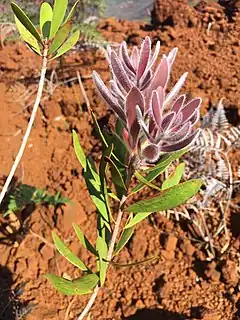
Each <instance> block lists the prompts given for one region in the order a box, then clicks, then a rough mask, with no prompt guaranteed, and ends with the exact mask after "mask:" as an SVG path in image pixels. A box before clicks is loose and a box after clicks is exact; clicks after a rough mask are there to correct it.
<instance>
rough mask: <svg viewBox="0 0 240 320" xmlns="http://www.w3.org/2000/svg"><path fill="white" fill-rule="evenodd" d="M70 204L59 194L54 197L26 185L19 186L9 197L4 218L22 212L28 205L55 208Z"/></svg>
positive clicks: (44, 191)
mask: <svg viewBox="0 0 240 320" xmlns="http://www.w3.org/2000/svg"><path fill="white" fill-rule="evenodd" d="M68 202H70V200H69V199H68V198H65V197H62V196H61V194H60V193H59V192H57V193H56V194H55V195H54V196H53V195H50V194H49V193H47V192H46V190H43V189H38V188H36V187H33V186H29V185H27V184H20V185H19V186H18V187H17V188H16V189H15V190H14V191H13V192H12V193H11V194H10V195H9V202H8V205H7V210H6V212H5V213H4V217H6V216H7V215H9V214H10V213H17V212H20V211H22V210H23V209H24V208H26V207H27V206H28V205H30V204H34V205H39V204H47V205H50V206H57V205H60V204H66V203H68Z"/></svg>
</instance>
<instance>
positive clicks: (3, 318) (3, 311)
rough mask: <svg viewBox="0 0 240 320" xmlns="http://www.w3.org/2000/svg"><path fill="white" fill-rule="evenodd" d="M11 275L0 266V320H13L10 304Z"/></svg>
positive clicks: (6, 269)
mask: <svg viewBox="0 0 240 320" xmlns="http://www.w3.org/2000/svg"><path fill="white" fill-rule="evenodd" d="M12 284H13V280H12V274H11V272H10V270H9V269H8V268H7V267H3V266H1V265H0V320H15V315H14V311H13V305H12V303H11V289H10V287H11V286H12Z"/></svg>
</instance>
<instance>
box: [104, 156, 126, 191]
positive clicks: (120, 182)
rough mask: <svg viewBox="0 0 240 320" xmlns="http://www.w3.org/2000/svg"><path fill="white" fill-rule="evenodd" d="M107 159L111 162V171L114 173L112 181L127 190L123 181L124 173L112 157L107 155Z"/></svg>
mask: <svg viewBox="0 0 240 320" xmlns="http://www.w3.org/2000/svg"><path fill="white" fill-rule="evenodd" d="M106 161H107V162H108V163H109V164H110V171H111V174H112V181H113V183H114V184H115V185H117V186H119V187H120V188H122V189H123V190H127V188H126V186H125V183H124V181H123V177H122V174H121V173H120V171H119V169H118V167H117V166H116V164H115V163H114V162H113V161H112V160H111V158H110V157H108V156H106Z"/></svg>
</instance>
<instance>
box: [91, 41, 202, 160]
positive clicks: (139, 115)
mask: <svg viewBox="0 0 240 320" xmlns="http://www.w3.org/2000/svg"><path fill="white" fill-rule="evenodd" d="M159 50H160V42H157V44H156V48H155V50H154V52H153V54H152V50H151V40H150V38H149V37H146V38H145V40H144V41H143V42H142V45H141V49H140V51H139V50H138V48H137V47H134V48H133V50H132V53H131V55H129V54H128V51H127V45H126V42H123V43H122V44H121V45H120V47H119V50H118V52H116V51H115V50H113V49H112V48H111V47H110V46H109V47H108V48H107V60H108V62H109V65H110V69H111V75H112V79H111V80H110V88H109V89H108V88H107V87H106V85H105V84H104V83H103V81H102V80H101V78H100V77H99V75H98V74H97V73H96V72H95V71H94V72H93V79H94V82H95V85H96V87H97V89H98V91H99V93H100V95H101V97H102V98H103V100H104V101H105V102H106V103H107V104H108V105H109V106H110V107H111V108H112V110H113V111H114V112H115V113H116V115H117V116H118V118H119V119H120V120H121V121H122V123H123V126H124V129H123V139H124V141H125V142H126V144H127V146H128V148H129V151H130V156H131V157H133V156H134V157H135V158H137V159H138V163H140V164H141V163H142V164H144V163H146V162H155V161H157V160H158V158H159V156H160V154H161V153H166V152H174V151H177V150H180V149H182V148H184V147H186V146H187V145H189V144H190V143H191V142H192V141H193V140H194V138H195V137H196V135H197V133H198V131H196V130H195V129H194V125H195V124H196V122H197V121H198V119H199V108H200V104H201V99H199V98H198V99H194V100H192V101H190V102H188V103H187V104H184V102H185V96H184V95H181V96H180V97H178V94H179V91H180V89H181V88H182V86H183V84H184V81H185V79H186V77H187V73H184V74H183V75H182V76H181V77H180V79H179V80H178V81H177V83H176V84H175V85H174V87H173V89H172V90H171V91H170V92H169V93H166V88H167V84H168V80H169V76H170V71H171V67H172V64H173V62H174V60H175V57H176V54H177V48H174V49H173V50H172V51H170V53H169V54H168V56H165V55H164V56H163V57H162V60H161V61H160V63H159V64H158V65H157V66H155V64H156V60H157V57H158V54H159ZM169 110H170V111H169Z"/></svg>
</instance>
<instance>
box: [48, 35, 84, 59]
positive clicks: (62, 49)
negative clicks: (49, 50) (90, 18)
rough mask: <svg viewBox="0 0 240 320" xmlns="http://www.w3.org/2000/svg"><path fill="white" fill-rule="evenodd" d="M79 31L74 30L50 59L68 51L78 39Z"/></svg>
mask: <svg viewBox="0 0 240 320" xmlns="http://www.w3.org/2000/svg"><path fill="white" fill-rule="evenodd" d="M79 37H80V31H79V30H77V31H75V32H74V33H73V34H72V35H71V36H70V37H69V38H68V39H67V41H66V42H64V44H63V45H62V46H61V47H60V48H59V49H58V50H57V52H56V55H55V56H54V57H52V58H51V59H50V60H53V59H56V58H58V57H60V56H61V55H63V54H64V53H66V52H67V51H69V50H70V49H71V48H72V47H73V46H74V45H75V44H76V43H77V42H78V40H79Z"/></svg>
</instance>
